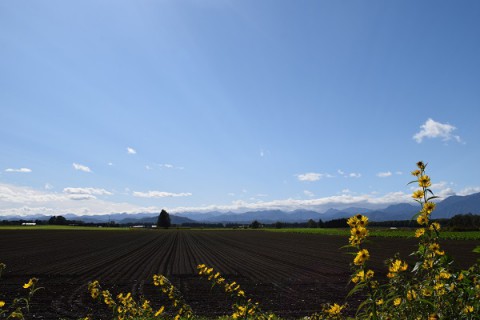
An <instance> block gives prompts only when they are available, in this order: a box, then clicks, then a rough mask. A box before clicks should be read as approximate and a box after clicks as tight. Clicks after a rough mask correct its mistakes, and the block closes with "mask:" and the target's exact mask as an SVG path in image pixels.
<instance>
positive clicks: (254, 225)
mask: <svg viewBox="0 0 480 320" xmlns="http://www.w3.org/2000/svg"><path fill="white" fill-rule="evenodd" d="M250 228H252V229H258V228H260V222H258V221H257V220H255V221H253V222H252V223H251V224H250Z"/></svg>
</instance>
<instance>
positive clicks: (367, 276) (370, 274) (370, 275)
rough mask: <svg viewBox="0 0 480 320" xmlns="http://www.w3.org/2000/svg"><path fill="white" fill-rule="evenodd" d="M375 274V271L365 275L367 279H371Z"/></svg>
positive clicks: (369, 271)
mask: <svg viewBox="0 0 480 320" xmlns="http://www.w3.org/2000/svg"><path fill="white" fill-rule="evenodd" d="M374 274H375V273H374V272H373V270H368V271H367V273H365V278H367V279H370V278H372V277H373V275H374Z"/></svg>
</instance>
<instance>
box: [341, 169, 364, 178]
mask: <svg viewBox="0 0 480 320" xmlns="http://www.w3.org/2000/svg"><path fill="white" fill-rule="evenodd" d="M337 173H338V174H339V175H341V176H343V177H344V178H360V177H361V176H362V174H360V173H356V172H352V173H346V172H345V171H343V170H340V169H338V170H337Z"/></svg>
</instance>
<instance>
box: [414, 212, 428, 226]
mask: <svg viewBox="0 0 480 320" xmlns="http://www.w3.org/2000/svg"><path fill="white" fill-rule="evenodd" d="M417 222H418V224H419V225H424V224H425V225H426V224H428V217H427V216H425V215H423V214H421V215H419V216H418V217H417Z"/></svg>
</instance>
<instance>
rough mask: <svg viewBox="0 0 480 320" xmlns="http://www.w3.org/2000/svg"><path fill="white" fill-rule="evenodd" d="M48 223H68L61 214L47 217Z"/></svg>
mask: <svg viewBox="0 0 480 320" xmlns="http://www.w3.org/2000/svg"><path fill="white" fill-rule="evenodd" d="M48 224H53V225H62V226H64V225H66V224H68V221H67V219H65V217H63V216H53V217H51V218H50V219H48Z"/></svg>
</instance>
